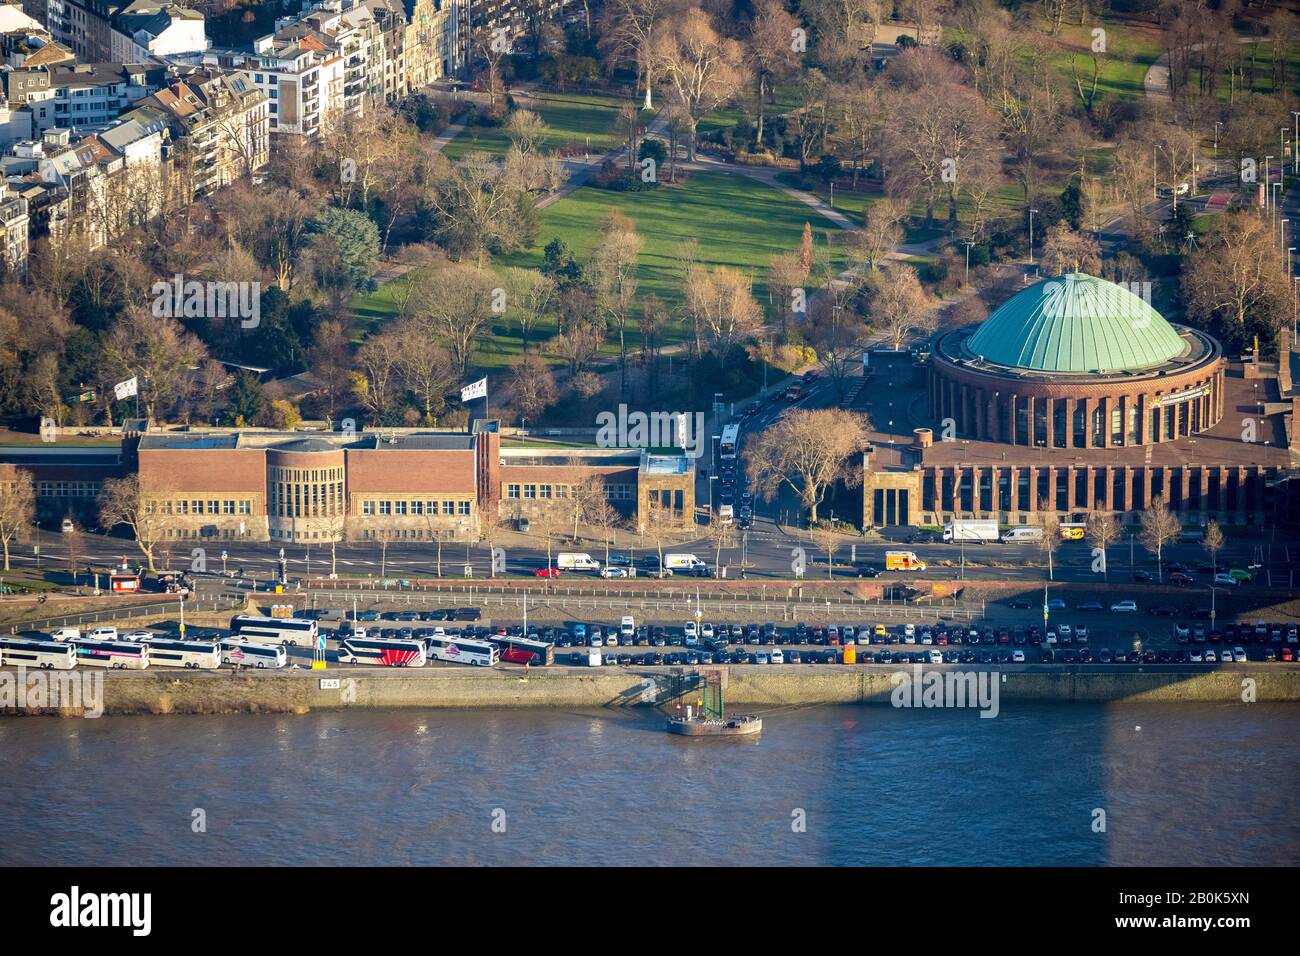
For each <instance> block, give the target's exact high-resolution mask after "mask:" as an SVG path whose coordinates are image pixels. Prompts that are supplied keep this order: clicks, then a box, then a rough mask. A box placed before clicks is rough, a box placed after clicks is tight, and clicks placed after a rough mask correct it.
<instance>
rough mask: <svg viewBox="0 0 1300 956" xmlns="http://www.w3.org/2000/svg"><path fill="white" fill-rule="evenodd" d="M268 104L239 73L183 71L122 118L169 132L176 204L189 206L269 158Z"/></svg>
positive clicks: (247, 78)
mask: <svg viewBox="0 0 1300 956" xmlns="http://www.w3.org/2000/svg"><path fill="white" fill-rule="evenodd" d="M268 103H269V100H268V98H267V96H266V94H265V93H264V92H262V91H261V90H260V89H258V88H257V87H256V86H255V85H254V84H253V82H252V79H251V78H250V77H249V76H248V75H247V74H246V73H242V72H231V73H225V72H222V71H220V70H216V69H197V70H190V71H186V72H185V75H184V77H183V78H182V79H178V80H176V81H175V82H173V83H171V84H170V85H168V86H167V87H165V88H164V89H161V90H159V91H158V92H156V93H154V94H153V95H151V96H149V97H146V98H145V99H144V100H142V101H141V102H140V106H139V107H138V108H137V109H135V110H133V111H132V112H130V113H127V114H125V115H124V116H123V119H131V118H138V119H140V120H141V121H142V122H150V121H154V120H158V121H161V122H162V124H163V125H164V126H165V127H166V128H167V130H168V133H169V134H170V135H169V139H170V144H169V146H168V147H165V149H169V150H170V152H171V156H172V160H173V182H174V185H175V187H176V191H175V200H176V201H177V202H191V201H193V200H194V199H197V198H199V197H201V196H205V195H207V194H209V193H210V192H212V191H213V190H215V189H219V188H221V187H222V186H228V185H230V184H231V183H232V182H234V181H235V180H237V179H239V178H241V177H243V176H247V175H250V174H252V173H254V172H256V171H257V170H259V169H261V168H263V167H264V166H265V165H266V164H267V161H268V160H269V159H270V112H269V110H268Z"/></svg>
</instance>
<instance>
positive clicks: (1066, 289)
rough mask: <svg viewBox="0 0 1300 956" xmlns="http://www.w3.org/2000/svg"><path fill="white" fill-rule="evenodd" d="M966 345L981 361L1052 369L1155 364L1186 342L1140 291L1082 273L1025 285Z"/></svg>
mask: <svg viewBox="0 0 1300 956" xmlns="http://www.w3.org/2000/svg"><path fill="white" fill-rule="evenodd" d="M965 344H966V348H967V349H968V350H969V352H970V353H971V354H972V356H974V357H976V358H978V359H979V360H980V361H984V362H987V363H990V364H992V365H1000V366H1004V367H1006V368H1008V369H1029V370H1032V371H1038V372H1051V373H1062V372H1076V373H1096V372H1103V373H1104V372H1119V371H1136V370H1141V369H1148V368H1154V367H1156V366H1159V365H1162V364H1164V363H1166V362H1169V361H1171V360H1173V359H1175V358H1177V357H1179V356H1181V355H1183V354H1184V353H1185V352H1186V351H1187V349H1188V347H1189V343H1188V342H1187V341H1186V340H1185V339H1184V337H1183V336H1182V335H1180V334H1179V332H1178V331H1176V330H1175V329H1174V327H1173V326H1172V325H1170V324H1169V323H1168V322H1167V321H1165V318H1164V316H1162V315H1161V314H1160V313H1159V312H1157V311H1156V310H1155V309H1153V308H1152V307H1151V306H1150V305H1149V304H1148V303H1147V302H1145V301H1144V300H1143V299H1142V298H1141V297H1140V296H1138V295H1135V294H1134V293H1133V292H1131V291H1129V290H1128V289H1126V288H1124V287H1123V286H1120V285H1116V284H1115V283H1114V282H1108V281H1106V280H1105V279H1099V278H1097V277H1096V276H1090V275H1086V274H1084V273H1082V272H1075V273H1070V274H1068V275H1064V276H1059V277H1056V278H1052V279H1045V280H1043V281H1040V282H1035V283H1034V284H1033V285H1031V286H1029V287H1028V288H1025V289H1022V290H1021V291H1020V292H1018V293H1016V294H1015V295H1014V296H1012V297H1011V298H1010V299H1008V300H1007V301H1006V302H1004V303H1003V304H1002V305H1001V306H1000V307H999V308H998V310H997V311H996V312H994V313H993V314H992V315H990V316H989V317H988V319H986V320H985V321H984V322H983V323H981V324H980V326H979V328H978V330H977V331H976V332H975V333H974V334H973V335H971V336H970V338H969V339H968V340H967V341H966V343H965Z"/></svg>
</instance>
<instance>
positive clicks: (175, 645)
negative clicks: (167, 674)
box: [145, 637, 221, 670]
mask: <svg viewBox="0 0 1300 956" xmlns="http://www.w3.org/2000/svg"><path fill="white" fill-rule="evenodd" d="M145 643H147V644H148V645H149V663H150V664H152V665H153V666H154V667H190V668H201V669H203V670H216V669H217V668H218V667H220V666H221V648H220V646H218V644H217V642H216V641H178V640H174V639H172V638H166V637H155V638H151V639H150V640H148V641H146V642H145Z"/></svg>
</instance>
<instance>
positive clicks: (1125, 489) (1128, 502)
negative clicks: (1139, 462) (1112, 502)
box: [1120, 465, 1133, 511]
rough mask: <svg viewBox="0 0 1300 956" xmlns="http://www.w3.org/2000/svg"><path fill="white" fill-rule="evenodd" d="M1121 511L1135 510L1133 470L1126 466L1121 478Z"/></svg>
mask: <svg viewBox="0 0 1300 956" xmlns="http://www.w3.org/2000/svg"><path fill="white" fill-rule="evenodd" d="M1120 510H1121V511H1132V510H1133V468H1132V466H1130V465H1125V466H1124V468H1123V473H1122V475H1121V477H1120Z"/></svg>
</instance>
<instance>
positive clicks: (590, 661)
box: [587, 647, 600, 667]
mask: <svg viewBox="0 0 1300 956" xmlns="http://www.w3.org/2000/svg"><path fill="white" fill-rule="evenodd" d="M587 666H588V667H599V666H600V651H598V650H596V649H595V648H594V647H593V648H592V649H591V650H589V651H587Z"/></svg>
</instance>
